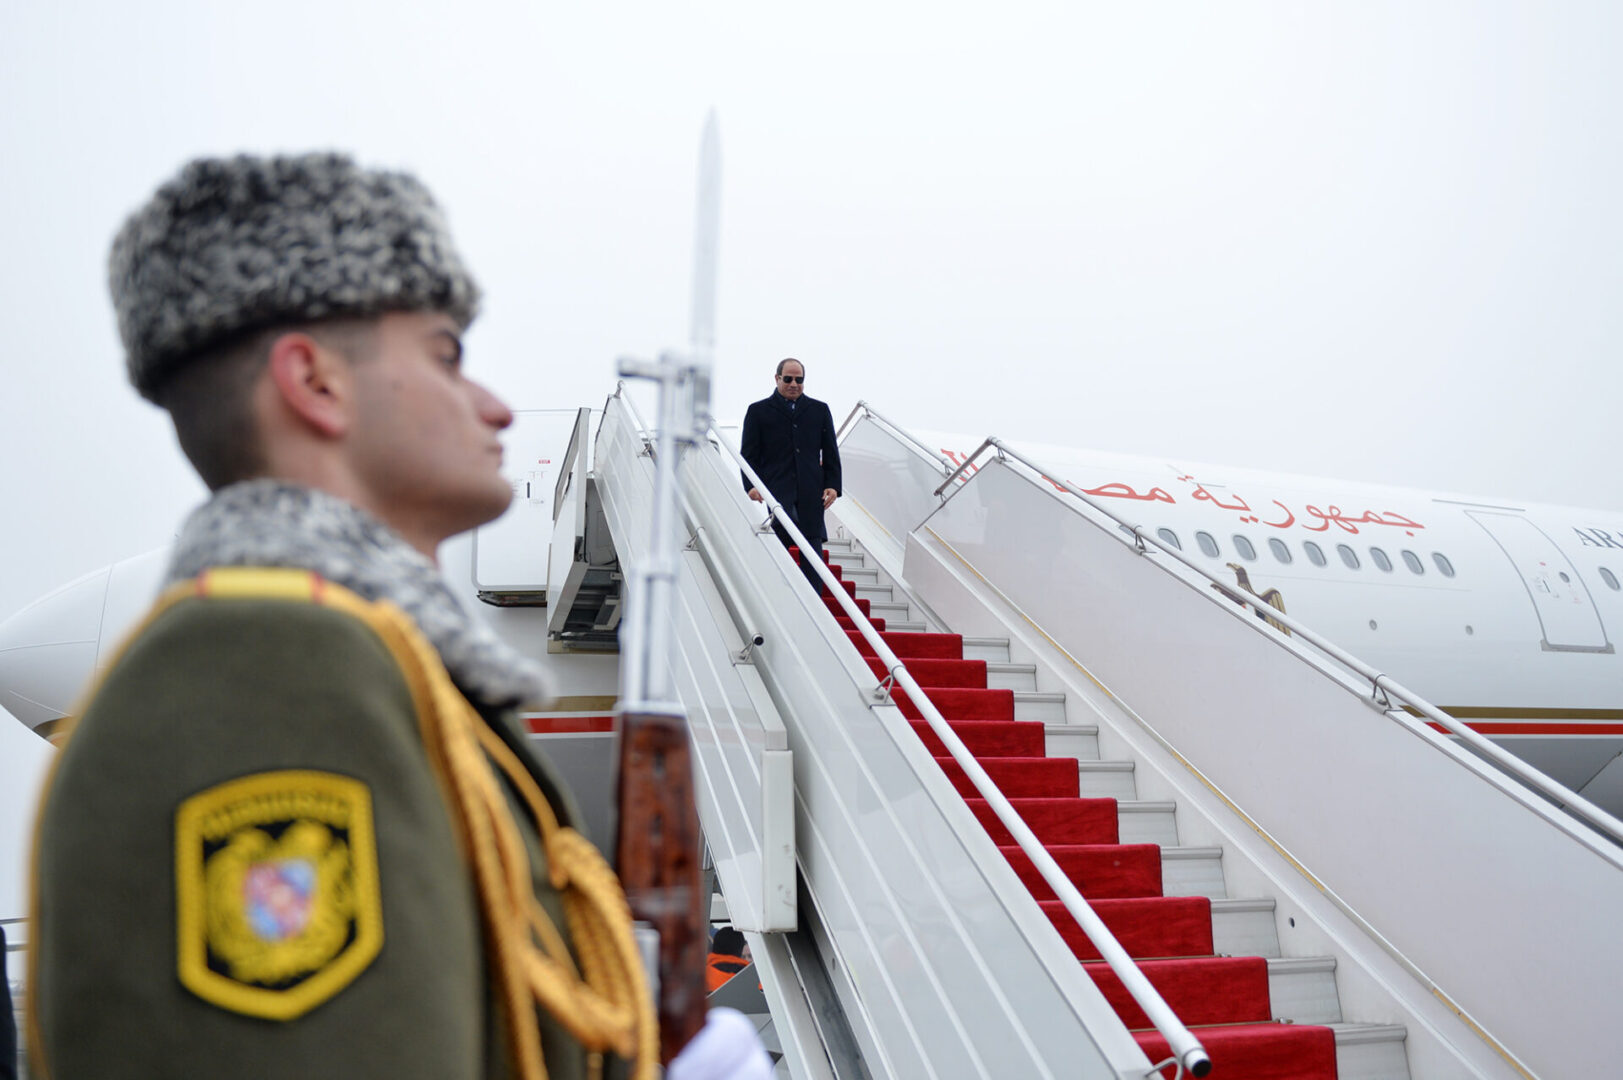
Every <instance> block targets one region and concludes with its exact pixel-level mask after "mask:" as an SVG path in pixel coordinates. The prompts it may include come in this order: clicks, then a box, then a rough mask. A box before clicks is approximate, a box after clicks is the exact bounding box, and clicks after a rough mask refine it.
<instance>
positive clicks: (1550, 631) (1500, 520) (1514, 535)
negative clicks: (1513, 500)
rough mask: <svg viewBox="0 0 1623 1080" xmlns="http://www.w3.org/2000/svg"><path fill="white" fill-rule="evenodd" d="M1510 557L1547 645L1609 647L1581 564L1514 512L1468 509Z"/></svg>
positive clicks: (1568, 648)
mask: <svg viewBox="0 0 1623 1080" xmlns="http://www.w3.org/2000/svg"><path fill="white" fill-rule="evenodd" d="M1466 513H1467V514H1469V515H1470V516H1471V517H1473V518H1475V519H1476V523H1477V524H1478V525H1481V526H1482V527H1483V528H1484V529H1486V530H1487V533H1488V535H1489V536H1491V537H1493V539H1494V541H1495V542H1496V543H1497V544H1498V545H1499V547H1500V549H1501V550H1503V551H1504V553H1505V555H1506V556H1508V557H1509V559H1510V561H1511V563H1512V564H1513V565H1514V566H1515V567H1516V572H1517V573H1519V574H1520V575H1521V577H1522V582H1523V584H1525V585H1526V586H1527V594H1528V596H1529V597H1531V598H1532V601H1533V610H1534V611H1535V612H1537V614H1538V619H1539V623H1540V625H1541V626H1542V627H1543V629H1544V641H1543V645H1544V648H1546V649H1552V650H1559V651H1562V652H1607V653H1609V652H1611V651H1612V646H1611V643H1610V642H1608V641H1607V640H1606V628H1605V627H1604V626H1602V625H1601V621H1600V615H1599V614H1598V613H1597V612H1596V611H1595V603H1594V601H1593V600H1592V599H1591V598H1590V596H1589V589H1588V588H1586V587H1585V585H1584V583H1583V581H1582V580H1580V579H1579V577H1578V571H1577V569H1576V568H1575V567H1574V566H1573V565H1572V562H1571V561H1570V560H1569V559H1568V558H1567V557H1566V555H1565V554H1564V553H1563V552H1562V551H1561V549H1560V548H1558V547H1556V546H1555V541H1553V540H1551V539H1550V538H1549V537H1548V536H1546V535H1545V534H1544V532H1543V530H1541V529H1540V528H1539V527H1538V526H1537V525H1534V524H1533V523H1532V522H1531V521H1528V520H1527V519H1526V518H1524V517H1520V516H1518V515H1514V514H1494V513H1488V512H1486V511H1481V510H1467V511H1466Z"/></svg>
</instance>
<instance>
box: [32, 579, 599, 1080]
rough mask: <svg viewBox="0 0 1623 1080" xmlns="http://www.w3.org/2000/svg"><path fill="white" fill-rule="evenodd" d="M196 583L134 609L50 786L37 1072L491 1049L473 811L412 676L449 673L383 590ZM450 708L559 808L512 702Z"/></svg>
mask: <svg viewBox="0 0 1623 1080" xmlns="http://www.w3.org/2000/svg"><path fill="white" fill-rule="evenodd" d="M200 581H202V582H203V583H205V584H202V585H198V586H189V585H182V586H179V587H177V588H176V589H172V590H171V591H170V594H167V599H166V600H165V601H164V602H161V603H160V605H159V607H158V608H157V609H156V612H155V614H154V615H153V616H151V617H149V620H148V622H147V623H146V624H145V625H144V626H143V627H142V628H141V629H140V630H139V631H138V632H137V633H136V635H135V636H134V638H133V639H132V641H131V642H130V644H129V645H128V646H127V647H126V648H125V650H124V651H123V653H122V655H121V656H120V658H119V659H118V660H117V661H116V662H115V663H114V665H113V666H112V668H111V669H110V670H109V672H108V673H107V675H106V677H105V679H104V681H103V683H102V685H101V686H100V688H99V690H98V691H97V692H96V693H95V696H94V698H93V699H92V700H91V701H90V703H89V705H88V707H87V708H86V709H85V711H84V715H83V719H82V720H81V721H80V723H79V724H78V726H77V727H76V728H75V730H74V731H73V734H72V735H71V737H70V739H69V741H68V743H67V746H66V747H65V749H64V750H63V752H62V755H61V759H60V762H59V765H58V767H57V769H56V772H55V774H54V777H53V779H52V781H51V784H50V786H49V790H48V794H47V796H46V799H45V803H44V809H43V815H42V819H41V823H40V836H39V844H38V852H37V867H36V895H35V902H36V909H35V917H36V919H37V923H36V926H37V929H36V932H35V938H34V942H35V948H34V956H35V957H36V958H37V962H36V964H35V968H34V971H33V973H32V976H33V977H32V979H31V985H32V993H33V1002H32V1006H31V1008H30V1010H29V1012H30V1016H31V1018H32V1019H33V1021H34V1023H35V1024H37V1028H36V1032H35V1034H36V1043H35V1050H36V1054H37V1055H38V1060H37V1062H36V1066H37V1067H38V1068H39V1069H40V1071H41V1073H42V1074H44V1075H51V1076H55V1077H58V1078H59V1080H67V1078H72V1077H76V1076H85V1075H94V1076H97V1077H113V1076H130V1077H157V1076H209V1075H219V1074H225V1073H229V1074H231V1075H233V1076H235V1077H241V1078H246V1077H294V1076H297V1077H309V1076H334V1077H339V1076H343V1077H355V1076H377V1077H390V1078H391V1080H395V1078H409V1077H423V1078H425V1080H426V1078H431V1077H432V1078H436V1080H443V1078H453V1077H486V1076H489V1077H497V1076H507V1075H513V1074H515V1072H516V1068H515V1065H514V1062H513V1061H512V1060H511V1058H512V1051H511V1040H510V1038H509V1037H508V1036H510V1034H511V1031H510V1029H509V1028H508V1025H509V1020H508V1018H507V1015H506V1014H504V1011H503V1008H502V1007H501V1002H500V1001H498V1000H497V999H498V997H499V996H500V994H501V993H502V991H501V989H500V986H499V984H500V981H501V980H500V979H498V978H497V977H496V972H495V971H493V968H494V967H498V966H499V964H494V963H493V962H492V958H493V956H494V955H495V954H493V953H492V951H491V940H490V938H491V935H490V927H489V925H488V924H489V920H488V918H486V917H484V916H482V914H481V905H482V903H485V902H487V901H488V899H489V898H488V897H484V898H482V897H481V888H482V886H481V885H480V884H479V882H478V880H477V875H476V874H475V873H473V871H472V870H471V869H470V864H471V863H474V862H477V861H478V857H479V854H478V852H477V851H476V850H473V849H476V848H477V847H478V846H479V841H478V840H477V839H476V838H471V836H472V832H473V831H477V830H470V829H469V828H468V825H467V822H466V820H465V819H466V818H467V817H468V815H467V813H466V812H464V811H463V810H461V809H459V807H458V802H457V797H456V794H455V788H456V778H455V777H453V776H450V775H448V769H449V768H450V767H449V766H447V765H446V764H445V760H444V759H445V757H446V753H445V751H444V750H443V747H442V746H441V745H439V744H437V743H436V736H435V735H434V734H433V732H432V730H431V727H432V717H431V716H430V715H429V714H430V713H431V712H432V711H433V708H434V706H433V704H432V697H433V693H432V691H433V690H434V688H435V687H437V688H438V691H439V693H440V694H441V695H442V696H443V694H444V693H445V692H446V688H448V687H449V686H450V683H449V678H448V677H444V669H443V668H442V667H440V666H439V664H438V661H437V658H435V657H434V655H433V653H432V650H431V649H429V648H428V646H427V644H426V642H423V641H421V639H420V638H419V639H417V641H416V642H415V644H416V645H417V648H416V649H415V652H413V651H412V650H411V649H408V648H407V647H406V646H404V645H402V644H401V642H402V640H404V637H405V636H406V635H409V634H410V632H411V626H410V622H409V620H407V619H405V617H404V616H403V615H401V614H400V613H399V612H398V611H395V612H393V614H392V616H386V614H385V613H384V612H383V610H382V609H383V606H382V605H376V604H368V603H366V602H365V601H362V600H360V599H359V598H358V597H355V596H354V595H353V594H350V593H348V592H346V591H345V590H342V589H339V588H337V587H336V586H332V585H330V584H326V583H323V582H321V580H320V579H319V578H316V577H314V576H313V575H308V574H303V573H299V572H297V571H251V570H250V571H241V570H239V571H224V572H215V573H213V574H210V575H207V576H206V577H205V578H203V579H200ZM211 581H212V582H213V584H212V586H211V585H209V584H207V583H209V582H211ZM391 619H392V621H391ZM380 631H381V632H380ZM390 633H392V634H393V638H392V639H391V637H390V636H389V635H390ZM431 683H432V684H434V685H433V686H430V684H431ZM453 692H454V691H453ZM467 715H468V716H470V717H471V716H474V715H475V714H473V712H472V710H471V709H469V710H467ZM477 723H480V724H484V725H487V727H486V731H485V732H484V733H483V736H484V737H485V738H486V739H487V740H488V739H489V737H490V736H491V735H494V736H495V737H496V739H497V740H498V742H497V744H494V745H493V746H492V749H494V748H495V747H496V746H505V747H506V748H507V749H508V750H509V751H510V752H511V754H512V755H515V756H516V758H517V759H518V760H521V761H522V762H523V765H524V767H525V768H526V769H527V772H528V776H529V777H530V778H531V779H533V781H534V783H535V784H536V785H538V786H539V789H540V793H541V795H542V796H543V797H544V798H545V800H546V801H547V802H548V803H549V804H550V806H551V807H552V808H555V809H556V811H557V813H558V817H559V818H560V823H562V824H567V822H568V821H569V820H570V819H571V818H572V817H573V814H572V812H571V811H570V810H569V801H568V799H567V797H566V795H565V791H564V788H563V786H562V785H561V784H560V783H559V782H558V781H557V779H556V778H555V777H553V776H552V775H551V774H550V772H549V770H548V769H547V768H546V767H545V766H544V765H543V764H542V763H541V762H540V761H539V760H538V759H536V758H535V756H534V755H532V754H530V753H528V751H527V748H526V747H525V744H524V740H523V737H522V735H521V733H520V732H519V730H518V728H517V727H516V726H515V725H514V724H513V723H512V721H511V718H510V717H509V716H497V715H491V714H489V713H488V712H487V713H486V714H484V715H483V716H480V717H478V719H477ZM470 726H471V725H470ZM480 765H481V766H482V767H483V768H484V769H485V770H487V775H488V776H489V777H495V778H498V782H499V785H500V789H501V792H502V795H503V796H504V798H503V799H502V800H501V802H502V803H503V804H504V809H505V810H506V811H507V812H508V813H509V814H510V815H511V819H512V820H513V821H514V822H516V823H517V827H518V829H517V831H518V835H520V836H522V838H523V846H524V849H525V850H526V853H527V855H528V863H529V871H530V886H531V888H532V889H533V893H534V897H535V899H536V900H537V901H539V903H540V905H541V907H542V908H543V909H544V910H545V911H546V913H547V915H548V916H549V917H550V922H551V923H552V924H553V925H555V926H556V927H558V928H560V929H562V930H563V933H564V934H565V935H566V936H567V934H568V933H569V930H568V929H566V927H568V926H569V925H570V921H569V920H568V919H567V918H566V915H565V911H564V905H563V903H562V901H561V899H560V893H559V890H558V889H557V888H555V887H554V881H553V880H552V879H551V877H550V871H551V870H552V869H553V868H552V867H549V863H548V855H547V852H546V850H545V849H544V845H543V842H542V831H543V826H542V825H541V824H538V822H537V821H536V820H534V819H535V816H536V814H535V813H534V811H533V810H532V809H531V808H530V807H529V806H528V805H527V804H526V802H525V799H524V798H523V796H522V793H521V792H519V791H518V790H517V789H516V787H515V784H514V781H513V778H510V777H508V776H507V775H505V774H504V773H503V772H502V770H501V769H500V768H499V767H497V765H495V764H494V763H493V762H492V760H491V758H490V755H489V752H488V750H487V751H486V752H484V753H483V754H482V759H481V761H480ZM475 771H476V772H477V770H475ZM487 847H488V845H487ZM588 981H591V977H590V972H588ZM524 1007H525V1008H529V1009H532V1010H534V1011H535V1013H536V1015H537V1016H538V1025H539V1030H538V1033H539V1037H540V1044H541V1047H542V1049H543V1052H544V1056H545V1070H546V1073H547V1074H548V1075H550V1076H552V1077H555V1078H569V1077H579V1076H584V1075H586V1074H587V1072H588V1067H589V1064H590V1061H589V1055H588V1052H587V1050H586V1049H585V1048H584V1047H583V1046H582V1043H581V1041H580V1040H579V1039H578V1038H576V1037H575V1036H574V1035H572V1034H571V1032H570V1031H569V1030H567V1029H566V1027H565V1025H564V1024H563V1023H561V1022H560V1020H559V1019H558V1018H556V1017H554V1016H553V1015H551V1014H550V1013H549V1012H548V1010H547V1009H545V1008H539V1009H537V1008H536V1002H535V1001H534V1000H530V999H526V1002H525V1005H524Z"/></svg>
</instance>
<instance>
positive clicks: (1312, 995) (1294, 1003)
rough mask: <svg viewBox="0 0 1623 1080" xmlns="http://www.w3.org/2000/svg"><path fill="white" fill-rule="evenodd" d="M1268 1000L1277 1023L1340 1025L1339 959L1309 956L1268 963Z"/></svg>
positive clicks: (1274, 960) (1275, 960) (1273, 960)
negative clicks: (1337, 991) (1283, 1021)
mask: <svg viewBox="0 0 1623 1080" xmlns="http://www.w3.org/2000/svg"><path fill="white" fill-rule="evenodd" d="M1268 1000H1269V1001H1270V1002H1271V1003H1272V1006H1273V1010H1274V1018H1275V1019H1278V1020H1290V1021H1292V1022H1294V1023H1297V1024H1339V1023H1341V995H1340V994H1338V993H1336V958H1335V957H1333V956H1306V957H1290V958H1287V959H1272V960H1269V961H1268Z"/></svg>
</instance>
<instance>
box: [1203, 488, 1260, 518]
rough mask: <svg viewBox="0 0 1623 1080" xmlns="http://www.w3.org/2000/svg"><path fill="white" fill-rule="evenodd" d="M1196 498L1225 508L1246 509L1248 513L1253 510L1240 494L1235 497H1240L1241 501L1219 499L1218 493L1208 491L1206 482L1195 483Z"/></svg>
mask: <svg viewBox="0 0 1623 1080" xmlns="http://www.w3.org/2000/svg"><path fill="white" fill-rule="evenodd" d="M1195 498H1196V499H1198V500H1200V501H1202V502H1209V503H1211V504H1212V505H1213V506H1220V507H1222V508H1223V509H1224V510H1244V511H1246V512H1247V513H1249V512H1250V510H1251V507H1250V505H1249V504H1248V503H1247V502H1246V501H1245V500H1244V499H1241V498H1240V497H1239V496H1238V495H1236V496H1235V498H1237V499H1239V500H1240V501H1239V502H1236V503H1226V502H1224V501H1223V500H1222V499H1219V498H1218V497H1217V496H1216V495H1213V494H1212V493H1211V492H1210V491H1207V490H1206V485H1205V484H1196V485H1195Z"/></svg>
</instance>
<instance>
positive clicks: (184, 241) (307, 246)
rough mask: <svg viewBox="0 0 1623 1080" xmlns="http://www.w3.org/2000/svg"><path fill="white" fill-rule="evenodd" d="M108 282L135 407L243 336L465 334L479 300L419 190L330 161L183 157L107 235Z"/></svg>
mask: <svg viewBox="0 0 1623 1080" xmlns="http://www.w3.org/2000/svg"><path fill="white" fill-rule="evenodd" d="M108 286H109V288H110V289H111V291H112V294H113V308H114V310H115V311H116V312H117V314H118V332H119V336H120V337H121V338H122V339H123V342H124V349H125V354H126V360H125V362H126V364H127V366H128V368H129V376H130V382H132V383H134V384H135V388H136V389H137V390H139V391H140V392H141V396H142V397H145V398H147V399H148V400H156V393H157V391H158V388H159V387H160V386H161V385H162V384H163V382H164V381H165V380H166V379H167V378H168V377H169V376H170V375H171V374H173V373H174V371H175V370H176V369H177V368H178V367H180V366H182V365H183V364H184V362H185V361H186V360H187V359H188V358H189V357H191V356H193V355H195V354H196V353H197V352H198V351H199V350H202V349H206V348H209V347H211V346H216V345H221V344H224V343H226V342H228V341H229V340H231V339H232V338H234V337H236V336H237V335H240V334H243V333H247V332H251V331H254V330H258V329H262V328H268V327H272V326H277V325H284V324H297V323H305V322H314V321H316V320H320V319H329V318H341V317H348V316H369V315H381V314H383V313H385V312H390V311H443V312H445V313H447V314H449V315H451V316H452V317H453V318H455V319H456V320H457V321H458V322H459V323H461V324H462V325H463V326H466V325H467V324H468V323H470V322H472V321H473V317H474V315H475V314H477V313H478V308H479V295H480V294H479V286H478V284H477V283H475V282H474V280H473V277H472V276H471V275H470V274H469V273H468V271H467V269H466V268H465V267H464V266H463V265H462V259H461V258H460V257H459V256H458V255H457V252H456V248H455V247H454V246H453V245H452V243H451V234H450V231H449V230H448V229H447V228H446V224H445V218H444V216H443V215H442V214H441V213H440V209H439V207H438V206H437V205H435V203H434V198H433V196H431V195H430V194H429V193H428V189H427V188H425V187H423V185H422V184H421V183H419V182H418V181H417V180H416V179H415V178H414V177H412V176H409V175H407V174H406V173H400V172H383V171H380V170H374V169H363V168H360V167H359V166H357V165H356V164H355V162H354V161H353V160H352V159H351V158H349V157H348V156H347V155H344V154H334V153H315V154H303V155H299V156H287V157H251V156H248V155H243V156H239V157H234V158H202V159H199V160H197V161H193V162H192V163H191V164H189V165H187V166H186V167H185V168H184V169H182V170H181V172H180V175H179V176H177V177H175V179H173V180H171V181H170V182H169V183H167V184H165V185H163V186H162V187H161V188H159V189H158V191H157V194H155V195H154V196H153V197H152V199H151V200H150V201H149V202H148V203H147V204H146V205H145V206H143V207H141V208H140V209H139V210H137V211H136V212H135V213H134V214H132V215H131V216H130V219H129V220H128V221H126V222H125V223H124V227H123V228H122V229H120V230H119V232H118V236H117V237H115V238H114V240H113V250H112V254H111V255H110V257H109V259H108Z"/></svg>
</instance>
